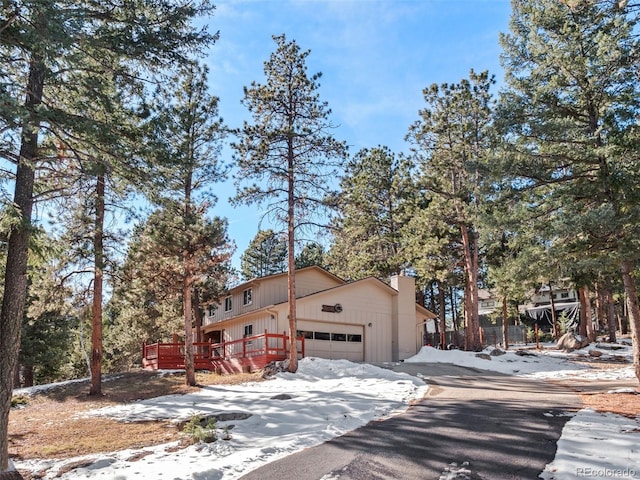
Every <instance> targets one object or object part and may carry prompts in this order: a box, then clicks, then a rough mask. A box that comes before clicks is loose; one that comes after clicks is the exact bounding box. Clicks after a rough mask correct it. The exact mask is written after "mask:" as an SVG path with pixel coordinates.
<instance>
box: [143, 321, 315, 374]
mask: <svg viewBox="0 0 640 480" xmlns="http://www.w3.org/2000/svg"><path fill="white" fill-rule="evenodd" d="M296 347H297V352H298V356H299V357H304V338H302V337H300V338H298V339H296ZM184 348H185V347H184V343H160V342H158V343H151V344H144V345H143V346H142V366H143V367H144V368H147V369H152V370H158V369H162V370H164V369H166V370H179V369H184ZM290 348H291V342H290V340H289V336H288V335H287V334H286V333H281V334H280V333H268V332H267V331H265V332H264V333H263V334H260V335H253V336H251V337H245V338H241V339H239V340H233V341H230V342H222V343H208V342H197V343H194V344H193V357H194V366H195V369H196V370H210V371H214V372H218V373H221V374H223V373H241V372H253V371H256V370H261V369H262V368H264V366H265V365H267V364H268V363H270V362H273V361H280V360H284V359H286V358H288V356H289V349H290Z"/></svg>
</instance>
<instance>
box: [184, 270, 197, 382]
mask: <svg viewBox="0 0 640 480" xmlns="http://www.w3.org/2000/svg"><path fill="white" fill-rule="evenodd" d="M188 262H189V259H188V258H185V264H188ZM191 280H192V275H191V272H190V269H189V268H188V267H187V268H186V271H185V274H184V278H183V281H182V306H183V314H184V370H185V382H186V384H187V385H189V386H191V387H195V386H196V371H195V366H194V364H193V327H192V325H191V323H192V320H191V319H192V313H193V312H192V310H191Z"/></svg>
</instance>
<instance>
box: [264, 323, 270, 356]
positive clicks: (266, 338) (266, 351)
mask: <svg viewBox="0 0 640 480" xmlns="http://www.w3.org/2000/svg"><path fill="white" fill-rule="evenodd" d="M264 356H265V358H267V357H268V356H269V332H268V331H267V329H266V328H265V329H264Z"/></svg>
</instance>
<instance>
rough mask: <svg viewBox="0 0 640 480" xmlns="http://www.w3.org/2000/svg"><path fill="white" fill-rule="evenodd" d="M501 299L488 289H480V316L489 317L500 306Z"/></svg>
mask: <svg viewBox="0 0 640 480" xmlns="http://www.w3.org/2000/svg"><path fill="white" fill-rule="evenodd" d="M500 302H501V298H500V297H499V296H498V295H497V294H496V293H494V292H493V291H492V290H490V289H488V288H479V289H478V315H489V314H491V313H493V312H495V311H496V309H497V308H498V307H499V306H500Z"/></svg>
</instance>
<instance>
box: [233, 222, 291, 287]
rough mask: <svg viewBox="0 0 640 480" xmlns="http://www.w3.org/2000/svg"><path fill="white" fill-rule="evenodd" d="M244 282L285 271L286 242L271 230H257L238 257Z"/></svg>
mask: <svg viewBox="0 0 640 480" xmlns="http://www.w3.org/2000/svg"><path fill="white" fill-rule="evenodd" d="M240 270H241V271H242V276H243V277H244V279H245V280H250V279H252V278H259V277H266V276H267V275H273V274H275V273H282V272H285V271H286V270H287V240H286V239H285V238H283V237H282V236H280V235H278V234H276V233H275V232H274V231H273V230H271V229H268V230H259V231H258V233H257V234H256V236H255V237H254V238H253V240H251V243H249V246H248V247H247V249H246V250H245V251H244V253H243V254H242V256H241V257H240Z"/></svg>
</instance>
